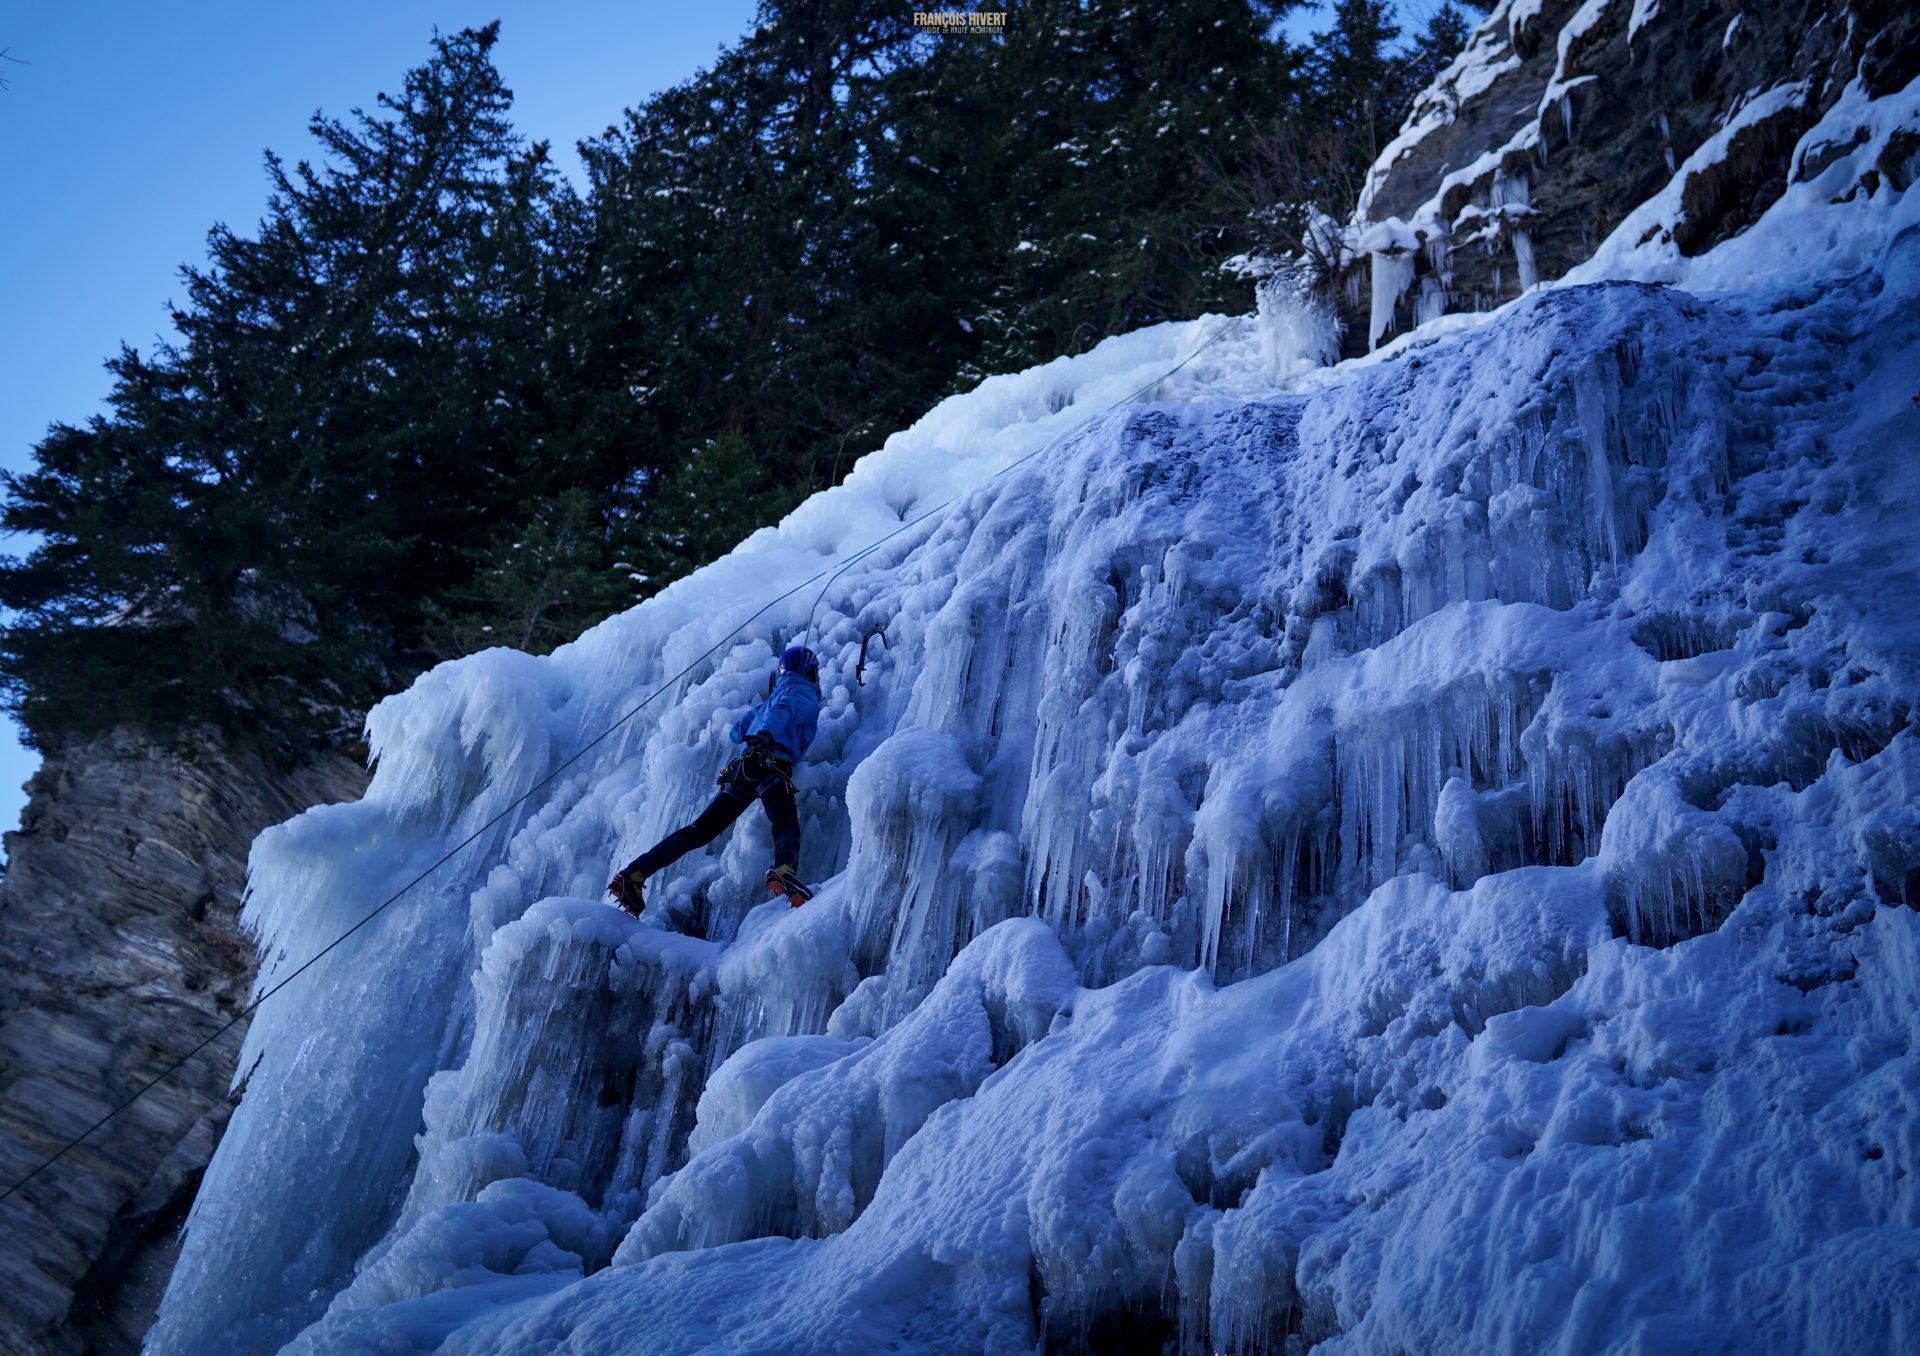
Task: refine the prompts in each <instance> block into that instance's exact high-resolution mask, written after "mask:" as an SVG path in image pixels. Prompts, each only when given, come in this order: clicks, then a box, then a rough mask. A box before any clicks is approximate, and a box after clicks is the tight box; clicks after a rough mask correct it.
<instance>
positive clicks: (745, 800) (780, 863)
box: [607, 645, 820, 918]
mask: <svg viewBox="0 0 1920 1356" xmlns="http://www.w3.org/2000/svg"><path fill="white" fill-rule="evenodd" d="M819 722H820V660H819V659H818V657H816V656H815V654H814V653H813V651H812V650H809V649H808V648H807V647H806V646H804V645H789V646H788V647H787V648H786V649H785V650H784V651H782V652H781V655H780V664H779V667H778V668H776V669H775V670H774V671H773V676H772V677H771V678H770V679H769V680H768V683H767V695H766V699H765V700H764V701H761V702H760V703H759V704H758V705H756V706H755V707H754V708H753V709H752V710H750V711H748V712H747V713H746V714H745V715H744V716H742V717H740V719H739V720H737V721H735V722H734V723H733V730H732V735H733V742H734V743H736V744H743V745H745V746H746V747H745V748H744V749H743V750H742V751H741V752H740V753H739V754H738V755H737V756H736V757H735V758H734V759H733V761H732V762H730V763H728V764H727V765H726V766H725V767H724V768H722V769H720V777H719V782H720V794H719V795H717V796H715V797H714V798H713V803H712V804H710V805H708V806H707V808H706V809H704V810H702V811H701V812H700V813H699V814H698V815H697V816H695V817H694V821H693V822H692V823H691V824H688V825H686V826H685V827H684V828H679V829H675V830H674V831H673V832H672V833H670V834H668V835H667V836H666V837H665V838H662V839H661V840H660V841H659V842H658V843H655V844H654V845H653V846H652V847H650V848H648V849H647V850H646V851H645V852H643V853H641V854H640V855H639V856H638V857H635V858H634V859H633V860H632V861H631V862H628V863H627V865H626V866H624V867H623V868H621V870H620V874H618V875H617V876H615V877H614V878H613V879H612V880H611V881H609V882H608V883H607V892H608V893H609V894H611V895H612V896H613V897H614V899H615V900H617V901H618V902H619V904H620V907H621V908H623V909H625V910H626V911H627V912H628V913H630V914H632V915H633V916H634V917H636V918H637V917H639V916H640V911H641V910H642V909H644V908H646V906H647V902H646V900H645V898H643V897H642V895H641V893H640V886H641V883H642V882H643V881H645V880H646V878H647V877H648V876H651V875H652V874H653V873H654V872H656V871H658V870H660V868H662V867H664V866H670V865H672V864H673V863H674V862H677V861H679V860H680V858H682V857H684V856H686V855H687V853H689V852H692V851H693V850H694V849H695V848H700V847H705V846H706V845H707V844H708V843H711V842H712V841H713V840H714V839H716V838H718V837H719V836H720V835H721V833H722V832H723V831H725V829H726V827H727V826H728V825H729V824H731V823H733V821H734V820H736V819H738V818H740V815H741V812H742V811H744V810H745V809H746V808H747V807H748V806H749V805H751V804H753V802H754V800H755V799H756V798H757V799H758V800H759V801H760V803H761V804H762V805H764V806H766V807H767V820H768V822H769V823H771V824H772V825H773V862H774V864H773V865H772V866H771V867H769V868H768V870H767V892H768V893H769V894H775V895H785V896H786V897H787V901H788V902H789V903H790V904H792V905H793V906H794V907H795V908H799V907H800V906H801V905H802V904H804V903H806V902H807V901H808V900H809V899H811V898H813V891H811V890H809V889H808V888H807V887H806V886H805V885H803V884H802V883H801V881H800V876H799V873H798V871H797V870H796V868H797V867H798V866H799V863H800V814H799V811H798V809H797V808H796V807H795V805H794V802H793V765H794V764H795V763H796V762H798V761H799V760H800V758H801V756H802V755H804V754H805V753H806V751H807V745H809V744H811V743H813V735H814V731H815V729H816V728H818V726H819Z"/></svg>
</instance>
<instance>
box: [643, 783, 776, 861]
mask: <svg viewBox="0 0 1920 1356" xmlns="http://www.w3.org/2000/svg"><path fill="white" fill-rule="evenodd" d="M755 799H758V800H759V802H760V803H761V804H762V805H764V806H766V807H767V822H768V823H769V824H771V825H773V860H774V862H775V864H776V865H786V866H792V867H798V866H799V865H800V812H799V810H798V808H797V807H796V806H795V805H794V803H793V783H792V782H790V781H788V780H787V775H786V773H785V772H784V771H777V770H776V771H771V772H766V773H763V774H762V775H760V776H758V777H750V776H748V775H747V770H746V763H745V761H744V760H743V761H742V762H739V763H735V764H734V765H733V767H731V768H730V769H728V771H727V778H726V780H725V781H724V782H722V783H721V784H720V794H719V795H717V796H715V797H714V798H713V803H712V804H711V805H709V806H707V808H706V809H704V810H702V811H701V812H700V813H699V814H698V815H696V816H695V817H694V820H693V822H692V823H691V824H688V825H686V826H685V827H684V828H678V829H675V830H674V831H673V832H672V833H670V834H668V835H667V836H666V837H665V838H662V839H661V840H660V841H659V842H658V843H655V844H654V845H653V846H652V847H650V848H648V849H647V850H646V851H645V852H643V853H641V854H640V855H639V856H638V857H635V858H634V859H633V861H632V863H631V864H630V865H629V866H628V867H627V870H629V871H634V870H638V871H639V873H640V874H641V875H643V876H651V875H652V874H653V873H654V872H656V871H658V870H660V869H661V868H662V867H665V866H671V865H672V864H673V863H674V862H677V861H679V860H680V859H681V858H682V857H684V856H686V855H687V854H688V853H689V852H692V851H693V850H694V849H695V848H703V847H705V846H706V845H707V844H708V843H711V842H712V841H713V840H714V839H716V838H718V837H719V836H720V835H721V834H722V833H724V832H725V831H726V828H727V826H728V825H729V824H731V823H733V821H734V820H736V819H738V818H740V816H741V815H742V814H743V813H744V812H745V811H746V808H747V807H748V806H749V805H751V804H753V802H754V801H755Z"/></svg>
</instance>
